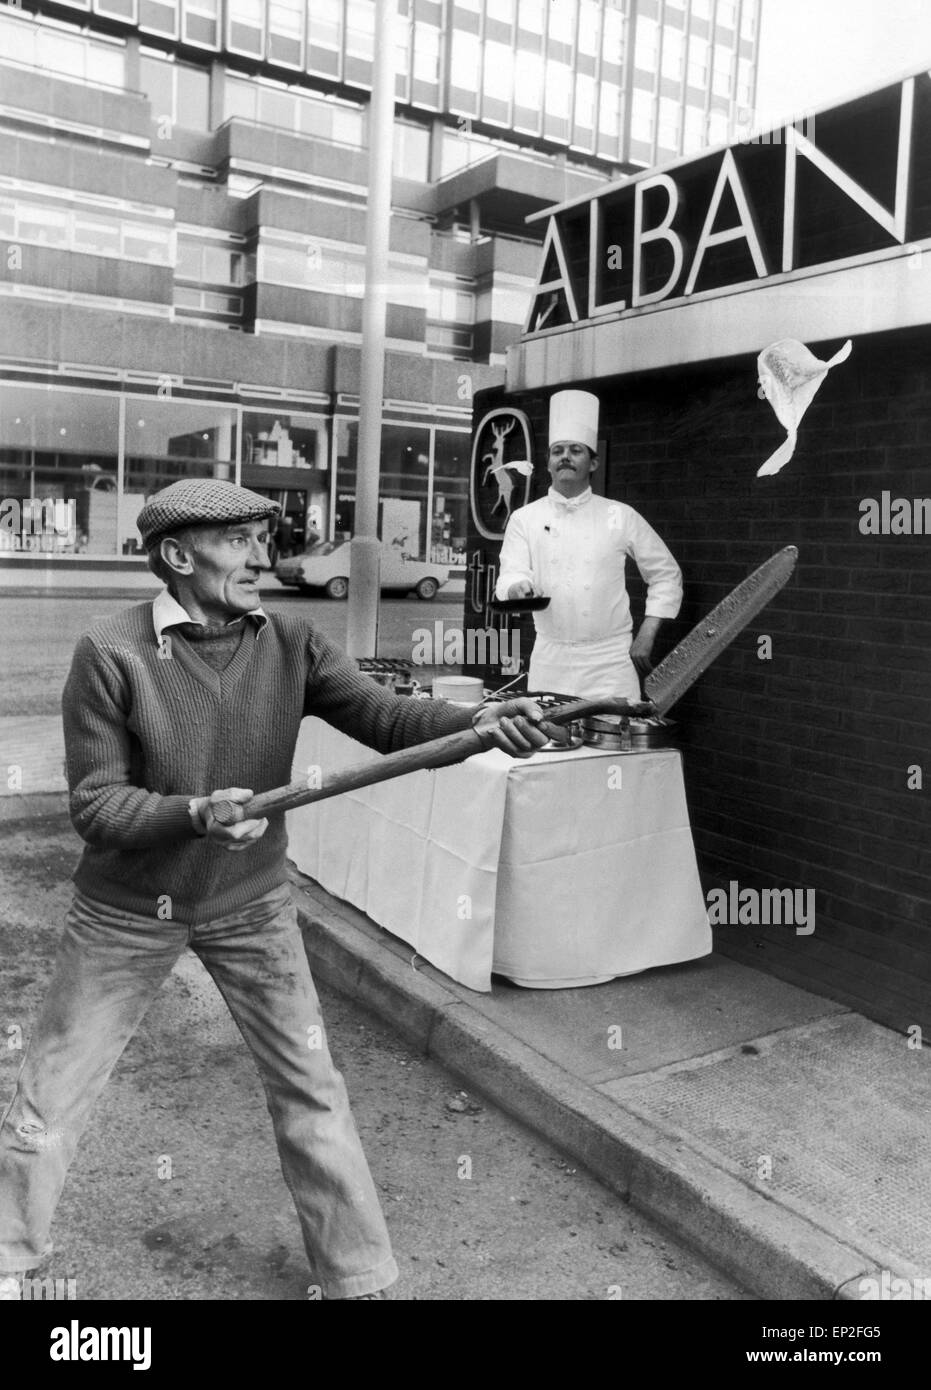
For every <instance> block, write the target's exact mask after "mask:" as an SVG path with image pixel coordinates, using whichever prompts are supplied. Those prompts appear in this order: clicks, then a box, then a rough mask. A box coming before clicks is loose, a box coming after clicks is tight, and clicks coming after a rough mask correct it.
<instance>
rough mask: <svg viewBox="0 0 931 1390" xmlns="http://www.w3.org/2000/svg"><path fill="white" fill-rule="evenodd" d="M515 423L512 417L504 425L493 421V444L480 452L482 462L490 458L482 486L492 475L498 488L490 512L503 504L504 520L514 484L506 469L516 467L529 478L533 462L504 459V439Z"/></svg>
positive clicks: (508, 513) (507, 515)
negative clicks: (507, 461)
mask: <svg viewBox="0 0 931 1390" xmlns="http://www.w3.org/2000/svg"><path fill="white" fill-rule="evenodd" d="M516 424H517V420H516V419H514V418H513V417H512V418H511V420H509V422H508V423H507V424H506V425H501V424H498V423H493V424H492V426H491V432H492V434H493V435H494V437H495V442H494V445H493V447H492V448H491V449H489V450H488V452H487V453H484V454H482V463H485V461H486V459H488V460H490V462H489V463H488V466H487V467H486V469H485V472H484V474H483V476H482V487H486V486H487V484H488V479H489V477H494V480H495V486H496V487H497V489H498V496H497V499H496V501H495V504H494V506H493V507H492V508H491V513H490V514H491V515H492V516H494V514H495V512H496V511H497V510H498V508H499V507H502V506H503V507H504V518H505V521H507V519H508V517H510V515H511V500H512V498H513V496H514V488H515V486H516V484H515V482H514V479H513V478H512V477H511V475H510V473H509V472H508V469H509V468H513V469H516V471H517V472H518V473H521V474H523V476H524V477H525V478H529V477H530V475H531V473H532V472H533V464H532V463H530V462H528V461H527V460H526V459H515V460H514V461H513V462H511V463H505V461H504V441H505V439H506V438H507V436H508V435H509V434H510V433H511V430H512V429H513V428H514V426H515V425H516Z"/></svg>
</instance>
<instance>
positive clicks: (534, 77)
mask: <svg viewBox="0 0 931 1390" xmlns="http://www.w3.org/2000/svg"><path fill="white" fill-rule="evenodd" d="M514 101H515V102H516V104H517V105H518V106H523V107H527V108H529V109H530V110H538V109H539V107H540V106H541V105H542V102H543V59H542V58H541V56H540V54H539V53H526V52H520V51H518V53H517V54H516V56H515V77H514Z"/></svg>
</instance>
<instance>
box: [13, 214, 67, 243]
mask: <svg viewBox="0 0 931 1390" xmlns="http://www.w3.org/2000/svg"><path fill="white" fill-rule="evenodd" d="M17 235H18V236H21V237H22V238H23V240H24V241H34V242H35V241H37V242H40V243H41V244H42V245H43V246H67V245H68V241H69V235H68V211H67V209H66V208H50V207H49V208H46V207H38V206H36V207H28V206H27V207H21V208H20V214H19V218H18V227H17Z"/></svg>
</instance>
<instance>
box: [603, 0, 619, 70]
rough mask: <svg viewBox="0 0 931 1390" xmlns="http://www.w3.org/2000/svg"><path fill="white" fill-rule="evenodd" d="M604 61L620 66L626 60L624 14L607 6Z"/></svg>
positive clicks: (605, 13)
mask: <svg viewBox="0 0 931 1390" xmlns="http://www.w3.org/2000/svg"><path fill="white" fill-rule="evenodd" d="M601 58H602V62H605V63H612V64H614V65H615V66H616V67H620V66H621V64H622V63H623V61H624V16H623V15H622V14H621V13H620V12H619V11H618V10H614V9H610V8H608V7H607V6H606V7H605V12H604V38H603V39H602V43H601Z"/></svg>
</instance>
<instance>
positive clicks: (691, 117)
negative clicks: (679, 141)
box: [682, 106, 706, 154]
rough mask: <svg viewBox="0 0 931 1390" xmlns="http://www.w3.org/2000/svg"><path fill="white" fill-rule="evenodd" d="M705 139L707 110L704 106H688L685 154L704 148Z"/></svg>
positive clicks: (684, 142) (686, 110) (684, 144)
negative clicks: (705, 110)
mask: <svg viewBox="0 0 931 1390" xmlns="http://www.w3.org/2000/svg"><path fill="white" fill-rule="evenodd" d="M705 144H706V140H705V112H704V109H703V108H702V107H698V106H687V107H686V108H685V132H684V140H683V150H682V152H683V154H695V153H696V151H697V150H700V149H703V148H704V146H705Z"/></svg>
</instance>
